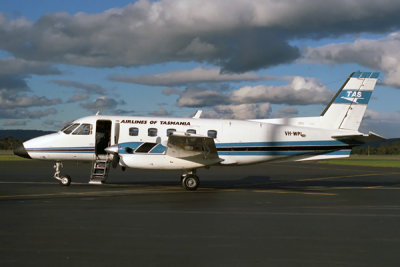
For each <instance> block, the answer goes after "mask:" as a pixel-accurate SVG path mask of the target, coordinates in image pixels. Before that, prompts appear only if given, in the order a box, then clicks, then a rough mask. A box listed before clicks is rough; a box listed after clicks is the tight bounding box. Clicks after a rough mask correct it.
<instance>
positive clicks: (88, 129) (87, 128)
mask: <svg viewBox="0 0 400 267" xmlns="http://www.w3.org/2000/svg"><path fill="white" fill-rule="evenodd" d="M72 134H75V135H91V134H92V125H91V124H87V123H83V124H81V126H79V127H78V129H76V130H75V131H74V132H73V133H72Z"/></svg>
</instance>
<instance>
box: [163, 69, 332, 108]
mask: <svg viewBox="0 0 400 267" xmlns="http://www.w3.org/2000/svg"><path fill="white" fill-rule="evenodd" d="M285 79H287V80H288V83H287V84H285V85H280V86H266V85H256V86H244V87H242V88H239V89H236V90H233V91H232V92H231V93H222V92H220V91H219V90H205V89H201V88H198V87H194V86H192V87H188V88H186V89H185V90H184V91H171V90H168V91H167V92H166V93H168V94H173V93H175V94H178V95H179V98H178V100H177V105H178V106H180V107H197V108H198V107H211V106H217V105H228V104H236V105H237V104H255V103H263V102H268V103H272V104H288V105H310V104H325V103H328V102H329V100H331V98H332V95H333V92H331V91H330V90H329V89H328V88H327V87H326V86H324V85H323V84H321V83H319V82H318V81H317V80H316V79H313V78H305V77H299V76H295V77H286V78H285Z"/></svg>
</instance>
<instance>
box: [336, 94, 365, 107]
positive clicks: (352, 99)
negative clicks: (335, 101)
mask: <svg viewBox="0 0 400 267" xmlns="http://www.w3.org/2000/svg"><path fill="white" fill-rule="evenodd" d="M362 96H363V95H362V92H360V91H358V92H357V91H346V95H344V96H342V97H341V98H342V99H344V100H347V101H349V102H353V103H356V104H358V100H361V99H364V98H363V97H362Z"/></svg>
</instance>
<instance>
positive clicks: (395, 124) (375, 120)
mask: <svg viewBox="0 0 400 267" xmlns="http://www.w3.org/2000/svg"><path fill="white" fill-rule="evenodd" d="M399 121H400V111H396V112H378V111H374V110H368V109H367V110H366V112H365V116H364V119H363V121H362V123H361V126H360V131H361V132H365V133H367V132H369V131H373V132H375V133H377V134H379V135H382V136H384V137H386V138H400V123H399Z"/></svg>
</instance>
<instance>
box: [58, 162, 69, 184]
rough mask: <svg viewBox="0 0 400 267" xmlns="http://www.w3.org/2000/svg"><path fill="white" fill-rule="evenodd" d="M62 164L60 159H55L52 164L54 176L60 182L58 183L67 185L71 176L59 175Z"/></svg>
mask: <svg viewBox="0 0 400 267" xmlns="http://www.w3.org/2000/svg"><path fill="white" fill-rule="evenodd" d="M62 167H63V164H62V162H61V161H56V164H54V169H55V173H54V178H55V179H57V180H58V181H59V182H60V185H64V186H69V185H70V184H71V177H70V176H69V175H61V168H62Z"/></svg>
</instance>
